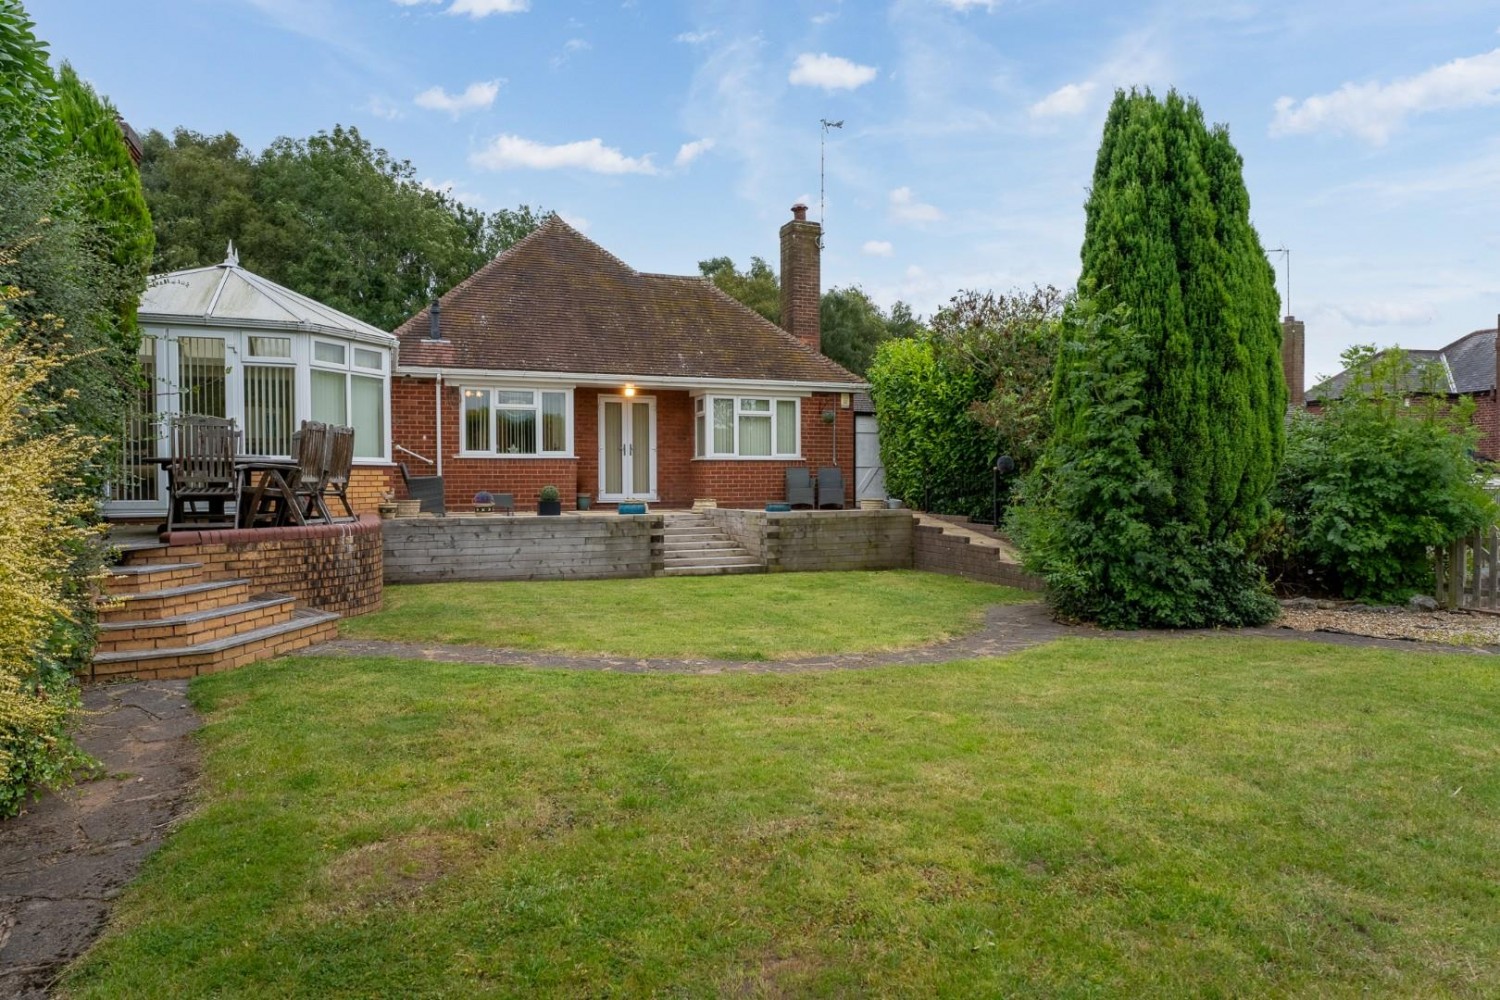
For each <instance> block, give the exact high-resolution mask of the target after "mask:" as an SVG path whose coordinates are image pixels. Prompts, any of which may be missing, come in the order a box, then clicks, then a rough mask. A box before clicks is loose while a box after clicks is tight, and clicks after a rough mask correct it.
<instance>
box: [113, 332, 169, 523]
mask: <svg viewBox="0 0 1500 1000" xmlns="http://www.w3.org/2000/svg"><path fill="white" fill-rule="evenodd" d="M156 347H157V339H156V338H155V337H142V338H141V346H140V354H139V355H138V360H139V362H140V366H141V381H140V384H139V385H138V386H137V387H136V391H135V393H134V394H133V395H132V396H131V397H130V401H129V403H128V407H129V408H128V409H127V410H126V413H125V421H124V429H123V433H122V434H121V435H120V442H121V448H120V469H119V471H118V473H117V474H116V475H115V477H114V481H113V482H111V483H110V484H109V500H110V506H111V508H112V509H119V508H121V507H122V506H123V505H126V504H132V505H135V504H138V505H142V506H143V507H145V508H152V507H154V506H155V505H156V504H157V503H158V501H160V500H161V498H162V495H163V492H164V489H165V487H164V486H163V485H162V482H161V480H162V478H163V476H164V473H163V472H162V469H161V466H159V465H156V464H155V463H153V462H151V459H153V458H155V457H156V455H157V442H158V441H159V440H160V438H161V432H162V422H161V413H160V412H159V410H158V408H157V384H156Z"/></svg>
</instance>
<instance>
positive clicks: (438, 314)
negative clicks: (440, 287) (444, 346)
mask: <svg viewBox="0 0 1500 1000" xmlns="http://www.w3.org/2000/svg"><path fill="white" fill-rule="evenodd" d="M427 336H429V337H431V338H432V339H433V340H442V339H443V304H442V303H441V302H439V301H438V300H437V299H433V300H432V308H430V309H429V310H427Z"/></svg>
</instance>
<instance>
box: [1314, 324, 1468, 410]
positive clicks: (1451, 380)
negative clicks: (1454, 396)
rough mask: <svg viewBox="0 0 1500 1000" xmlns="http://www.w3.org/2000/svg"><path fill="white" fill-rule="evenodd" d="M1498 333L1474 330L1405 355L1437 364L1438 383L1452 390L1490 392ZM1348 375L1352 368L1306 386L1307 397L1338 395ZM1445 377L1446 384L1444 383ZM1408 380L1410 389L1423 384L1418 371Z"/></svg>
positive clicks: (1418, 362)
mask: <svg viewBox="0 0 1500 1000" xmlns="http://www.w3.org/2000/svg"><path fill="white" fill-rule="evenodd" d="M1495 335H1496V334H1495V331H1494V330H1475V331H1474V332H1473V333H1466V334H1464V335H1463V336H1462V337H1460V338H1458V339H1457V340H1455V341H1454V342H1453V343H1451V344H1449V345H1447V346H1446V347H1439V348H1437V349H1436V350H1409V351H1407V352H1406V357H1407V360H1408V361H1410V362H1411V363H1412V366H1413V368H1415V367H1417V366H1420V365H1422V364H1424V363H1431V364H1436V365H1437V366H1438V369H1439V372H1440V374H1439V377H1438V384H1439V386H1440V387H1442V388H1446V390H1447V391H1448V392H1450V393H1474V392H1491V391H1493V390H1494V388H1495ZM1384 353H1385V352H1384V351H1382V352H1381V354H1384ZM1377 356H1379V355H1377ZM1349 377H1350V375H1349V371H1348V369H1345V370H1344V371H1341V372H1339V373H1338V374H1337V375H1335V376H1333V377H1332V378H1330V379H1325V380H1324V381H1322V382H1319V383H1318V384H1317V385H1315V386H1313V387H1312V388H1311V389H1309V390H1307V398H1308V399H1309V400H1319V399H1337V398H1339V396H1341V395H1343V393H1344V390H1345V388H1347V387H1348V385H1349ZM1445 380H1446V386H1444V385H1443V383H1444V381H1445ZM1406 382H1407V385H1406V386H1405V388H1406V389H1407V390H1408V391H1410V392H1420V391H1422V389H1423V388H1424V387H1423V385H1422V381H1421V378H1420V377H1419V375H1418V374H1417V373H1415V372H1413V373H1412V374H1411V375H1410V376H1409V377H1408V378H1407V379H1406Z"/></svg>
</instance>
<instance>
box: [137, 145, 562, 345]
mask: <svg viewBox="0 0 1500 1000" xmlns="http://www.w3.org/2000/svg"><path fill="white" fill-rule="evenodd" d="M142 147H143V155H142V163H141V173H142V178H143V182H144V185H145V189H146V199H147V202H148V203H149V204H150V206H151V215H152V218H153V219H154V221H155V225H156V244H157V251H156V264H155V266H156V269H157V270H161V271H169V270H177V269H181V268H186V267H197V266H204V265H208V264H214V263H217V262H219V261H221V260H223V259H224V252H225V248H226V246H227V245H228V243H229V241H230V240H233V241H234V243H235V246H236V248H237V249H238V251H239V254H240V260H241V261H242V262H243V263H244V264H245V266H246V267H248V268H250V269H252V270H254V271H255V272H257V273H258V274H262V275H264V276H265V277H267V278H269V279H271V280H272V281H275V282H278V283H280V284H284V285H286V286H287V287H288V288H291V289H293V290H295V291H298V292H301V293H302V294H304V295H308V296H310V297H312V298H315V299H317V300H318V301H320V302H323V303H326V304H327V305H330V306H332V307H334V308H335V309H340V310H342V311H344V312H347V313H349V314H350V315H351V316H356V317H358V318H360V319H362V320H364V321H365V322H367V323H371V324H373V325H375V326H378V327H380V328H382V329H386V330H391V329H395V328H396V327H397V326H399V325H400V324H401V323H402V322H404V321H405V320H406V319H407V318H408V317H410V316H411V315H412V314H414V313H416V312H417V311H419V310H420V309H421V308H422V307H423V306H424V305H426V303H427V302H428V301H429V299H430V298H431V297H432V296H433V295H434V294H441V293H443V292H445V291H447V290H448V289H449V288H451V287H452V286H453V285H455V284H457V283H458V282H460V281H462V280H463V279H465V278H467V277H468V276H469V275H470V274H472V273H473V272H474V271H476V270H478V269H479V268H480V267H482V266H483V265H484V264H485V263H487V262H488V261H489V260H491V259H492V258H493V257H494V256H495V255H496V254H498V253H500V252H501V251H502V250H504V249H506V248H507V247H509V246H510V245H512V244H513V243H515V242H516V241H517V240H518V239H520V238H521V237H523V236H525V235H526V234H527V233H529V232H531V230H533V229H535V228H536V227H537V226H538V225H539V224H540V223H541V221H542V219H543V218H544V217H545V213H544V212H542V211H541V210H539V209H533V208H531V207H530V206H529V205H521V206H519V207H518V208H516V209H502V210H500V211H498V212H494V213H490V214H486V213H484V212H480V211H477V210H475V209H471V208H469V207H467V206H465V205H464V204H462V203H461V202H459V201H458V200H456V199H454V198H453V197H451V196H450V195H449V194H447V193H445V192H442V191H435V190H432V189H431V188H428V187H425V186H423V185H422V184H421V183H419V182H418V180H417V177H416V171H415V169H414V168H413V167H412V165H411V163H410V162H408V161H406V160H400V159H397V158H395V157H393V156H392V155H391V154H390V153H388V152H386V151H385V150H383V149H380V148H378V147H376V146H373V145H371V143H370V142H369V141H368V140H366V139H365V138H364V137H363V136H361V135H360V134H359V131H358V130H357V129H354V128H345V127H343V126H335V127H334V128H333V130H332V131H329V132H319V133H318V134H317V135H314V136H311V137H309V138H306V139H291V138H280V139H277V140H275V141H274V142H272V143H271V144H270V145H269V146H268V147H267V148H266V149H265V150H263V151H262V152H260V153H258V154H257V153H254V152H252V151H250V150H248V149H246V148H245V147H244V145H243V144H242V143H241V142H240V140H239V139H238V138H236V137H235V136H234V135H232V134H231V133H227V132H226V133H224V134H222V135H213V136H205V135H200V134H198V133H195V132H191V131H188V130H186V129H178V130H177V131H176V132H174V133H173V136H172V138H171V139H168V138H167V137H166V136H165V135H163V134H162V133H161V132H159V131H155V130H153V131H151V132H149V133H147V135H146V137H145V139H144V140H143V142H142Z"/></svg>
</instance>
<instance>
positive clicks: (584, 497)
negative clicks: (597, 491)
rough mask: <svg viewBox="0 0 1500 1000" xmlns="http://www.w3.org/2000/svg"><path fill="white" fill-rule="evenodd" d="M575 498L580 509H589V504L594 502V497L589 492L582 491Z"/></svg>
mask: <svg viewBox="0 0 1500 1000" xmlns="http://www.w3.org/2000/svg"><path fill="white" fill-rule="evenodd" d="M574 499H575V501H576V502H577V504H578V509H579V510H588V509H589V506H590V505H591V504H592V503H593V502H594V498H593V497H592V496H591V495H589V494H587V493H580V494H578V496H577V497H575V498H574Z"/></svg>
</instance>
